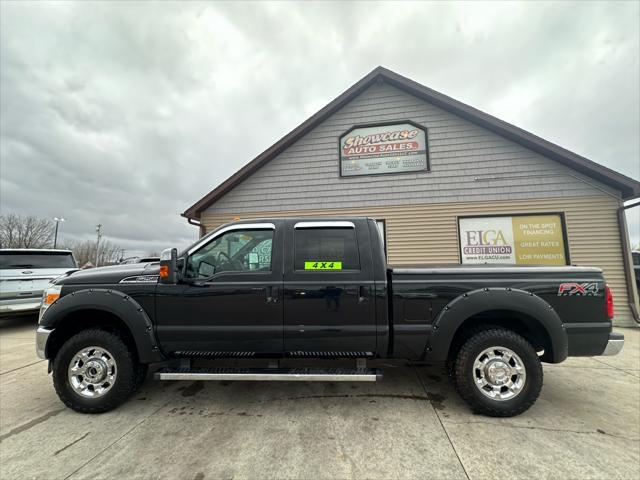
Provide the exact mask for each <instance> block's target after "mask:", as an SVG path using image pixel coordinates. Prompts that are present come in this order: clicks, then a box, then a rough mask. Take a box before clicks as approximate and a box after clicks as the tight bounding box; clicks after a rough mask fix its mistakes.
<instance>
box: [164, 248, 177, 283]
mask: <svg viewBox="0 0 640 480" xmlns="http://www.w3.org/2000/svg"><path fill="white" fill-rule="evenodd" d="M160 283H166V284H176V283H178V250H177V249H175V248H166V249H164V250H163V251H162V253H161V254H160Z"/></svg>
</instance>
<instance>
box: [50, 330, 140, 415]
mask: <svg viewBox="0 0 640 480" xmlns="http://www.w3.org/2000/svg"><path fill="white" fill-rule="evenodd" d="M91 346H97V347H101V348H104V349H106V350H107V351H108V352H109V353H111V355H112V356H113V359H114V361H115V364H116V369H117V375H116V377H115V381H114V382H113V385H112V386H111V387H110V389H109V390H108V391H107V392H106V393H105V394H104V395H103V396H101V397H97V398H87V397H84V396H82V395H80V394H79V393H77V392H76V391H75V390H74V388H73V386H72V385H71V383H70V382H69V378H68V374H67V371H68V368H69V365H70V363H71V361H72V360H73V359H74V356H75V355H76V353H77V352H79V351H80V350H82V349H83V348H87V347H91ZM145 374H146V370H145ZM140 376H141V374H140V368H139V365H138V364H137V362H136V361H135V359H134V356H133V353H132V352H131V351H130V350H129V348H128V347H127V345H126V343H125V342H124V340H123V339H122V338H121V337H120V336H119V335H118V334H116V333H112V332H107V331H106V330H101V329H97V328H96V329H90V330H84V331H82V332H80V333H78V334H76V335H74V336H73V337H71V338H69V339H68V340H67V341H66V342H65V343H64V344H63V345H62V347H61V348H60V350H59V351H58V354H57V355H56V357H55V360H54V362H53V385H54V387H55V389H56V393H57V394H58V397H59V398H60V400H61V401H62V403H64V404H65V405H66V406H67V407H69V408H71V409H72V410H75V411H76V412H80V413H103V412H108V411H109V410H113V409H114V408H116V407H117V406H118V405H120V404H121V403H123V402H124V401H125V400H127V398H129V396H130V395H131V394H132V393H133V392H134V391H135V388H136V384H137V382H140ZM142 379H144V377H142Z"/></svg>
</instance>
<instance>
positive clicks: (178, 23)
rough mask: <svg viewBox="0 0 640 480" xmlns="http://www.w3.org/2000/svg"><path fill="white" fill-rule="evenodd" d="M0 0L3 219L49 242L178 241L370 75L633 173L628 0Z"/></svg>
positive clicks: (634, 99) (632, 34)
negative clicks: (390, 77)
mask: <svg viewBox="0 0 640 480" xmlns="http://www.w3.org/2000/svg"><path fill="white" fill-rule="evenodd" d="M0 5H1V6H0V8H1V12H0V13H1V15H0V22H1V23H0V27H1V28H0V87H1V89H0V102H1V118H0V133H1V138H0V169H1V178H0V202H1V207H2V211H3V212H9V211H11V212H18V213H24V214H34V215H39V216H44V217H53V216H56V215H57V216H60V215H63V216H65V217H66V218H67V219H68V221H67V222H66V223H65V224H64V225H63V226H62V228H61V232H62V233H61V236H62V237H63V238H64V237H66V238H78V239H84V238H93V235H94V228H95V227H94V226H95V224H96V223H102V224H103V225H104V232H105V235H106V237H107V238H109V239H110V240H112V241H114V242H116V243H119V244H121V245H122V246H124V247H125V248H127V249H130V250H142V251H144V250H159V249H161V248H164V247H165V246H170V245H185V244H187V243H189V242H190V241H192V240H193V239H195V237H196V235H197V232H196V229H195V228H194V227H192V226H189V225H188V224H187V223H186V221H185V219H183V218H181V217H180V216H179V213H180V212H182V211H183V210H184V209H185V208H187V207H188V206H190V205H191V204H192V203H193V202H195V201H196V200H197V199H199V198H200V197H201V196H202V195H203V194H205V193H206V192H208V191H209V190H210V189H211V188H213V187H214V186H216V185H217V184H218V183H220V182H221V181H223V180H224V179H225V178H227V177H228V176H229V175H231V174H232V173H233V172H234V171H236V170H237V169H238V168H239V167H241V166H242V165H243V164H244V163H246V162H248V161H249V160H250V159H251V158H253V157H254V156H255V155H257V154H258V153H260V152H261V151H262V150H264V149H265V148H267V147H268V146H270V145H271V144H272V143H273V142H275V141H276V140H277V139H279V138H280V137H281V136H282V135H284V134H285V133H287V132H288V131H289V130H291V129H292V128H294V127H295V126H296V125H298V124H299V123H300V122H302V121H303V120H304V119H305V118H307V117H308V116H309V115H311V114H312V113H314V112H315V111H316V110H318V109H319V108H321V107H322V106H323V105H325V104H326V103H327V102H329V101H330V100H331V99H333V98H334V97H335V96H337V95H338V94H339V93H341V92H342V91H344V90H345V89H346V88H348V87H349V86H350V85H351V84H352V83H354V82H355V81H357V80H358V79H359V78H361V77H362V76H364V75H365V74H366V73H368V72H369V71H370V70H371V69H372V68H374V67H375V66H376V65H384V66H386V67H388V68H391V69H392V70H395V71H397V72H398V73H401V74H403V75H406V76H408V77H410V78H413V79H415V80H417V81H419V82H421V83H423V84H426V85H428V86H430V87H432V88H434V89H436V90H439V91H441V92H443V93H446V94H447V95H450V96H452V97H454V98H457V99H459V100H462V101H464V102H467V103H469V104H471V105H473V106H475V107H477V108H480V109H481V110H484V111H487V112H488V113H491V114H493V115H496V116H498V117H499V118H502V119H504V120H506V121H509V122H511V123H514V124H516V125H518V126H520V127H522V128H524V129H526V130H529V131H531V132H533V133H535V134H537V135H540V136H542V137H544V138H547V139H549V140H551V141H553V142H556V143H558V144H560V145H562V146H564V147H566V148H569V149H570V150H573V151H575V152H576V153H579V154H581V155H584V156H586V157H588V158H591V159H593V160H594V161H597V162H599V163H601V164H603V165H606V166H608V167H610V168H613V169H615V170H617V171H619V172H621V173H624V174H626V175H629V176H631V177H633V178H636V179H638V178H639V177H640V161H639V158H640V157H639V155H640V145H639V143H640V140H639V137H638V132H639V131H640V111H639V105H640V93H639V88H638V85H639V84H640V74H639V70H640V66H639V63H638V61H639V56H640V53H639V45H640V39H639V36H640V26H639V18H640V10H639V7H638V4H637V3H635V2H629V3H617V4H616V5H615V6H614V5H613V4H611V3H595V2H581V3H569V2H562V3H557V4H550V3H540V4H538V3H519V4H515V3H507V4H501V3H497V2H490V3H486V4H484V3H483V4H480V3H477V2H474V3H471V4H461V3H444V2H443V3H406V2H402V3H395V2H394V3H380V4H367V3H363V2H354V3H331V2H319V3H312V2H304V3H291V2H286V3H251V4H246V3H239V2H233V3H232V2H224V3H197V2H176V3H171V2H159V3H149V2H141V3H134V2H127V3H116V4H114V3H97V2H91V3H89V2H82V3H81V2H74V3H61V2H57V3H53V4H44V3H42V2H36V3H26V2H11V3H10V2H2V3H1V4H0ZM628 218H629V223H630V230H631V236H632V242H634V243H639V242H640V213H639V212H638V209H635V211H634V212H631V213H630V214H629V215H628Z"/></svg>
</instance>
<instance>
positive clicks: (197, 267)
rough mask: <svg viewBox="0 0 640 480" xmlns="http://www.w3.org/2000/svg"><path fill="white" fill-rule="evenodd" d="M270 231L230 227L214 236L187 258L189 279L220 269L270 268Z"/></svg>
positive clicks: (257, 270) (212, 273)
mask: <svg viewBox="0 0 640 480" xmlns="http://www.w3.org/2000/svg"><path fill="white" fill-rule="evenodd" d="M272 248H273V230H233V231H230V232H226V233H223V234H222V235H220V236H219V237H217V238H215V239H213V240H212V241H211V242H209V243H208V244H206V245H205V246H204V247H202V248H201V249H200V250H198V251H196V252H195V253H193V255H191V256H190V257H189V258H188V260H187V273H186V275H187V277H188V278H208V277H211V276H212V275H214V274H216V273H220V272H245V273H246V272H268V271H270V270H271V252H272Z"/></svg>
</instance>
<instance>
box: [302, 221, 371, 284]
mask: <svg viewBox="0 0 640 480" xmlns="http://www.w3.org/2000/svg"><path fill="white" fill-rule="evenodd" d="M314 229H324V230H330V229H335V230H345V229H351V230H353V234H354V239H355V249H356V255H357V258H358V267H359V268H357V269H353V268H349V269H347V268H345V269H340V270H305V269H298V268H296V232H297V231H298V230H314ZM291 266H292V272H293V273H295V274H303V275H307V274H314V273H315V274H325V273H334V274H339V273H344V274H354V273H356V274H358V273H362V259H361V258H360V243H359V241H358V229H357V228H356V226H355V224H354V223H353V222H349V221H342V220H336V221H326V222H324V221H317V222H314V221H309V222H297V223H295V224H294V225H293V261H292V265H291Z"/></svg>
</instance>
